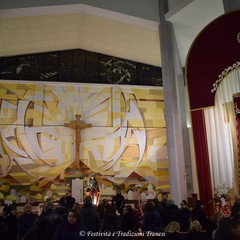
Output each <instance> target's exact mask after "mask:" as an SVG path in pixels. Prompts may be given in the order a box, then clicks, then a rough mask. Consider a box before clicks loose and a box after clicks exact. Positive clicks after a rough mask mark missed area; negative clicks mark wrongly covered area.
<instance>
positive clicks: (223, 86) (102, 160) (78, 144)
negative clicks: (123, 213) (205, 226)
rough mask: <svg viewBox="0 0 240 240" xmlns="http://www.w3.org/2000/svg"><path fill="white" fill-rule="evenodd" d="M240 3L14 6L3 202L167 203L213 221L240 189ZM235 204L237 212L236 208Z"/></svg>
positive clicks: (7, 12) (190, 0)
mask: <svg viewBox="0 0 240 240" xmlns="http://www.w3.org/2000/svg"><path fill="white" fill-rule="evenodd" d="M239 9H240V1H239V0H235V1H228V0H168V1H166V0H131V1H129V0H121V1H111V0H103V1H97V0H91V1H89V0H88V1H86V0H71V1H69V0H68V1H67V0H63V1H61V4H56V2H55V1H53V0H48V1H34V2H31V1H27V0H22V1H17V0H2V1H1V2H0V79H1V80H0V202H1V205H3V204H12V203H16V204H17V205H19V206H23V205H24V204H25V203H27V202H30V203H32V204H33V205H38V204H40V203H43V202H44V201H45V200H46V199H48V198H51V199H53V200H54V201H58V200H59V199H60V198H61V197H62V196H63V195H64V194H65V191H66V190H69V189H71V191H72V195H73V197H74V198H75V199H76V200H77V201H78V202H82V200H83V197H84V195H85V184H86V180H87V178H88V176H89V175H90V174H92V173H94V174H95V176H96V179H97V181H98V184H99V188H100V192H101V198H111V196H112V195H114V189H116V188H121V190H122V192H123V194H124V197H125V199H127V200H128V201H129V202H131V201H133V202H134V201H137V202H138V203H140V202H141V201H145V200H147V199H152V198H155V197H157V198H158V197H161V193H164V192H166V193H168V194H169V196H170V197H171V199H173V200H174V201H175V203H176V204H177V205H178V204H180V202H181V201H182V200H188V201H189V202H190V201H194V200H196V199H197V198H198V199H201V200H202V201H203V202H204V204H205V206H206V211H207V213H208V214H209V215H211V214H212V213H213V212H214V211H215V210H216V206H215V205H214V203H215V202H214V201H215V200H216V197H218V196H219V194H220V196H223V195H224V196H229V198H227V199H224V200H225V203H226V202H227V204H229V206H230V205H231V204H232V201H233V198H234V195H235V194H239V184H240V173H239V168H240V157H239V156H240V154H239V138H240V132H239V129H240V72H239V65H240V61H239V56H240V54H239V53H240V32H239V29H238V28H237V24H232V23H233V22H235V23H237V22H239V20H240V10H239ZM229 199H230V200H229Z"/></svg>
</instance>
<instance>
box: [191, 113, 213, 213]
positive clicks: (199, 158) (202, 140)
mask: <svg viewBox="0 0 240 240" xmlns="http://www.w3.org/2000/svg"><path fill="white" fill-rule="evenodd" d="M192 128H193V137H194V144H195V154H196V166H197V174H198V185H199V195H200V196H199V198H200V200H202V201H203V202H204V205H205V211H206V214H207V215H208V216H209V217H211V216H212V214H213V206H212V204H210V200H211V199H212V197H213V195H212V184H211V173H210V165H209V156H208V145H207V136H206V127H205V119H204V112H203V110H196V111H192Z"/></svg>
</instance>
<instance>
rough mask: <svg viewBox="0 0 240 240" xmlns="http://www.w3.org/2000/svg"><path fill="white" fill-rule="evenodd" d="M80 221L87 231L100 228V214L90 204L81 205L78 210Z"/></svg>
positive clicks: (95, 230) (96, 230)
mask: <svg viewBox="0 0 240 240" xmlns="http://www.w3.org/2000/svg"><path fill="white" fill-rule="evenodd" d="M79 215H80V219H81V223H82V224H83V225H84V226H86V227H87V230H88V231H92V232H98V231H99V228H100V223H101V219H100V215H99V213H98V211H97V209H96V208H95V207H94V206H92V205H83V207H82V208H81V210H80V212H79Z"/></svg>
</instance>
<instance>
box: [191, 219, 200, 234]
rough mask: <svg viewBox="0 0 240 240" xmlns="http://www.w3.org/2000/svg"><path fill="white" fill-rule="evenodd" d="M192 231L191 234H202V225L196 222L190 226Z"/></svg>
mask: <svg viewBox="0 0 240 240" xmlns="http://www.w3.org/2000/svg"><path fill="white" fill-rule="evenodd" d="M190 231H191V232H201V231H202V225H201V223H200V222H199V221H198V220H194V221H192V223H191V226H190Z"/></svg>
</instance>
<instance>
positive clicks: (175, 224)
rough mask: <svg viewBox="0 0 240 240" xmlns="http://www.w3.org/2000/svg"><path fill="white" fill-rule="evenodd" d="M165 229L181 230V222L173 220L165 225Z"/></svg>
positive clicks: (170, 231) (171, 230) (169, 230)
mask: <svg viewBox="0 0 240 240" xmlns="http://www.w3.org/2000/svg"><path fill="white" fill-rule="evenodd" d="M164 230H165V231H166V232H169V233H175V232H180V224H179V223H178V222H176V221H172V222H170V223H169V224H168V225H167V226H166V227H165V229H164Z"/></svg>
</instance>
